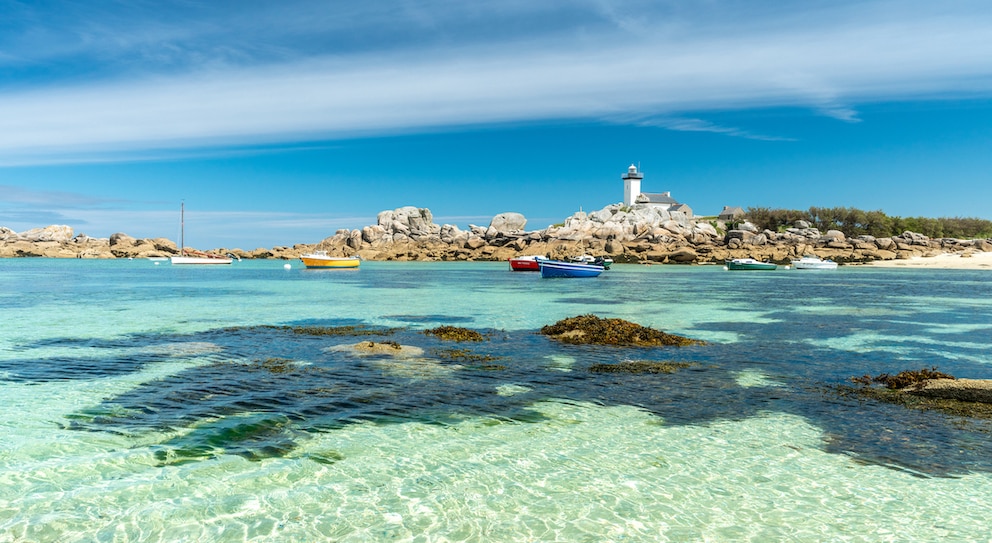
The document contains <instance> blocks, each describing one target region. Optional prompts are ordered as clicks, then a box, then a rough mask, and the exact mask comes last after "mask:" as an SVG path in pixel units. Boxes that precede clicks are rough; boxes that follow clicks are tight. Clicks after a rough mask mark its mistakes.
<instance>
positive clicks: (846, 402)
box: [0, 315, 992, 477]
mask: <svg viewBox="0 0 992 543" xmlns="http://www.w3.org/2000/svg"><path fill="white" fill-rule="evenodd" d="M411 320H416V319H413V318H411ZM816 321H817V322H816V324H815V326H816V327H818V329H819V330H820V331H823V330H827V333H826V335H828V336H832V335H834V334H836V333H838V330H836V329H835V328H841V327H844V326H848V324H845V323H847V322H849V321H845V320H843V319H839V318H831V317H830V316H823V315H820V316H819V317H818V318H817V319H816ZM808 326H810V323H809V322H797V321H796V319H791V320H788V321H784V322H779V323H776V324H775V325H770V324H760V325H756V324H752V323H747V322H741V323H734V324H730V323H720V324H717V325H714V327H718V328H720V329H723V330H733V329H745V328H747V329H750V330H749V331H748V333H747V334H746V335H744V337H747V336H760V337H762V338H764V339H763V340H762V341H756V340H751V341H747V340H745V341H738V342H735V343H728V344H719V343H709V344H705V345H698V344H688V345H686V346H683V347H673V346H661V347H618V346H614V345H573V344H567V343H561V342H558V341H555V340H553V339H550V338H548V337H546V336H543V335H541V334H540V333H538V331H537V330H534V331H514V332H506V331H500V330H478V331H470V330H467V329H465V330H463V331H462V333H467V332H472V333H471V334H470V335H471V337H473V338H474V337H476V335H477V336H478V337H481V338H484V339H483V340H482V341H469V342H460V341H458V342H456V341H452V340H446V339H444V337H445V334H442V333H437V332H436V333H425V332H424V331H422V330H416V329H412V328H379V327H370V326H365V325H363V324H362V323H360V322H355V321H323V322H306V323H295V324H293V325H272V326H250V327H235V328H220V329H216V330H212V331H208V332H203V333H196V334H188V335H156V334H144V335H135V336H131V337H126V338H120V339H116V340H113V341H106V342H104V341H101V340H85V341H82V340H79V341H78V342H79V343H81V344H85V346H86V347H88V348H90V349H94V348H95V349H97V351H99V350H100V349H102V348H105V349H107V353H108V356H107V357H105V358H103V357H100V358H80V359H69V358H57V359H55V358H53V359H48V360H33V361H31V363H27V361H23V360H14V361H8V362H5V363H4V367H3V368H0V369H2V370H4V371H5V379H8V380H16V381H24V382H44V381H48V380H67V379H70V380H78V381H85V380H87V379H94V378H98V377H101V376H107V375H114V374H124V373H127V372H135V371H139V370H140V369H141V368H142V367H144V366H146V365H148V364H155V363H156V362H161V361H165V360H174V358H175V357H176V356H177V355H176V353H174V352H172V349H173V348H175V346H182V345H187V344H192V345H200V346H210V348H209V349H205V350H204V352H203V353H200V354H198V355H197V357H199V358H201V359H203V360H201V362H202V363H201V364H199V365H190V366H189V367H188V368H186V369H184V370H182V371H179V372H178V373H175V374H173V375H171V376H169V377H167V378H164V379H158V380H154V381H150V382H147V383H144V384H142V385H140V386H138V387H137V388H134V389H132V390H130V391H128V392H126V393H123V394H121V395H118V396H116V397H112V398H107V399H106V400H105V401H104V402H102V403H101V404H100V405H96V406H93V407H92V408H89V409H84V410H80V411H78V412H77V413H75V414H74V415H72V416H71V417H70V418H69V420H67V421H66V422H65V425H66V426H67V427H69V428H73V429H77V430H83V431H97V432H114V433H119V434H124V435H131V436H141V435H142V434H145V433H149V432H155V433H163V434H165V435H171V436H173V437H170V438H168V439H166V440H165V441H163V442H161V443H158V444H157V445H155V446H154V447H153V450H154V454H155V457H156V459H157V460H158V461H159V462H160V463H162V464H163V465H164V464H173V463H183V462H191V461H198V460H202V459H207V458H211V457H213V456H216V455H218V454H236V455H240V456H243V457H245V458H249V459H252V460H261V459H264V458H269V457H280V456H286V455H292V454H294V450H295V449H296V447H297V444H298V443H299V442H300V441H301V440H305V439H307V436H308V435H310V434H312V433H315V432H333V431H335V430H336V429H338V428H342V427H344V426H346V425H349V424H355V423H374V424H402V423H405V422H420V423H426V424H442V425H443V424H455V423H458V422H459V421H462V420H464V419H466V418H467V417H485V418H489V419H491V420H493V421H495V422H496V423H507V424H529V423H535V422H540V421H541V420H542V416H541V415H540V414H539V413H537V411H535V410H533V409H532V406H533V405H534V404H535V403H536V402H539V401H542V400H546V399H556V400H567V401H575V402H589V403H592V404H595V405H601V406H614V405H630V406H636V407H638V408H641V409H644V410H646V411H648V412H650V413H652V414H654V415H657V416H658V417H659V421H660V422H661V423H662V424H664V425H706V424H710V423H713V422H716V421H721V420H742V419H746V418H749V417H758V416H761V415H762V414H764V413H769V412H783V413H790V414H794V415H798V416H801V417H804V418H805V419H806V420H808V421H810V423H811V424H814V425H816V426H818V427H819V428H821V429H822V430H823V433H824V436H825V437H824V441H823V445H822V446H823V450H825V451H828V452H831V453H836V454H845V455H849V456H850V457H852V458H853V459H855V461H857V462H862V463H868V464H877V465H883V466H887V467H890V468H892V469H898V470H904V471H907V472H909V473H912V474H914V475H917V476H920V477H953V476H956V475H960V474H964V473H967V472H971V471H990V470H992V440H990V439H989V422H988V421H985V420H974V419H968V418H962V417H957V416H949V415H946V414H943V413H940V412H937V411H920V410H911V409H905V408H903V407H901V406H898V405H892V404H888V403H884V402H877V401H871V400H866V399H865V398H863V397H858V396H856V395H848V394H842V393H839V392H838V386H839V385H841V384H843V383H845V382H846V381H847V379H848V378H849V377H850V376H852V375H858V374H862V373H864V372H863V371H862V368H864V367H867V366H877V365H878V360H877V358H878V357H879V356H880V355H879V353H874V352H867V353H850V352H843V353H840V355H839V354H838V352H837V351H834V350H831V349H825V348H816V347H811V346H809V345H798V344H797V343H796V342H795V341H794V340H793V338H795V337H797V334H798V329H800V328H802V329H803V330H805V331H806V334H807V335H808V330H806V327H808ZM755 327H761V328H763V330H762V331H761V333H760V334H754V328H755ZM442 328H443V331H444V332H445V333H448V334H450V333H452V330H456V329H454V327H442ZM438 330H441V329H438ZM456 331H457V330H456ZM895 332H897V331H896V330H893V333H895ZM898 333H900V334H904V333H905V330H904V329H902V330H898ZM55 341H59V342H62V343H73V342H76V341H77V340H72V339H65V340H55ZM363 341H364V342H371V343H373V344H379V345H380V346H385V347H388V348H387V349H386V354H377V353H375V352H371V353H359V352H356V351H354V350H351V349H349V348H347V346H349V345H353V344H356V343H358V342H363ZM123 346H126V347H127V351H126V354H120V353H121V349H122V347H123ZM401 346H403V348H419V349H421V350H422V352H419V351H418V352H416V353H415V354H413V355H404V356H393V355H391V354H388V353H389V349H393V348H395V349H396V350H397V351H398V350H399V349H400V347H401ZM180 351H181V349H180ZM552 356H559V357H561V356H564V357H570V358H571V359H574V362H573V363H572V364H571V367H570V368H569V370H570V371H562V368H561V365H560V364H557V363H552V362H551V358H550V357H552ZM939 362H940V365H941V366H942V367H943V366H944V365H945V363H946V364H948V365H953V361H950V360H944V361H939ZM957 367H958V368H961V367H967V364H964V365H962V363H960V362H958V363H957ZM631 368H635V369H637V368H639V370H637V371H631ZM645 368H646V369H645ZM658 368H664V371H662V370H659V369H658ZM971 369H972V370H973V371H978V370H980V368H971ZM742 371H757V372H759V373H760V374H761V375H762V376H764V378H765V380H764V381H761V382H759V383H758V384H757V385H755V384H751V385H750V386H743V385H741V384H739V383H738V379H737V377H738V375H739V374H740V372H742ZM505 384H512V385H516V386H517V387H523V388H520V389H519V390H520V391H521V392H519V393H517V394H514V395H501V394H498V393H497V388H498V387H499V386H500V385H505ZM312 459H313V460H314V461H317V462H323V463H333V462H337V461H340V460H342V459H343V457H340V456H336V455H335V453H329V454H326V455H324V456H321V457H319V458H316V457H315V458H312Z"/></svg>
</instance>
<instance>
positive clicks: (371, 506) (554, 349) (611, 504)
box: [0, 259, 992, 542]
mask: <svg viewBox="0 0 992 543" xmlns="http://www.w3.org/2000/svg"><path fill="white" fill-rule="evenodd" d="M284 264H285V263H284V262H274V261H273V262H241V263H236V264H234V265H232V266H230V267H226V266H225V267H181V266H180V267H173V266H171V265H169V264H168V263H162V264H159V265H156V264H155V263H153V262H149V261H146V260H134V261H76V260H47V259H13V260H0V283H2V285H3V287H4V288H3V289H2V290H0V315H2V332H0V399H2V402H3V404H2V405H3V411H2V415H0V542H6V541H232V542H234V541H325V540H326V541H597V542H599V541H782V540H785V541H840V540H843V541H908V540H937V539H941V540H945V539H946V540H961V541H969V540H975V541H984V540H987V539H988V520H987V519H988V518H989V515H990V513H992V484H990V483H992V439H990V433H989V430H990V429H989V425H988V424H987V423H984V422H980V421H974V420H964V419H960V418H956V417H951V416H947V415H942V414H939V413H935V412H927V411H913V410H907V409H904V408H902V407H899V406H894V405H888V404H878V403H874V402H871V401H865V400H859V399H857V398H855V397H850V396H845V395H843V394H839V393H838V389H837V387H838V386H839V385H845V384H847V383H848V382H849V381H848V380H849V378H850V377H852V376H860V375H864V374H872V375H877V374H879V373H883V372H889V373H895V372H898V371H901V370H905V369H920V368H924V367H926V368H929V367H933V366H936V367H938V368H939V369H940V370H941V371H944V372H947V373H951V374H954V375H956V376H958V377H972V378H992V371H990V370H992V368H990V365H989V364H990V362H992V296H990V294H992V276H990V275H989V272H988V271H962V270H947V271H939V270H937V271H935V270H891V269H870V268H857V267H842V268H841V269H839V270H836V271H826V272H808V271H796V270H790V271H786V270H779V271H775V272H727V271H724V270H723V269H721V268H720V267H717V266H710V267H681V266H664V267H661V266H655V267H644V266H624V265H617V266H614V267H613V269H611V270H609V271H608V272H606V273H605V274H603V275H602V276H600V277H599V278H594V279H572V280H569V279H559V280H552V279H541V278H540V277H539V275H537V274H533V273H519V272H518V273H511V272H509V271H508V270H507V267H506V264H505V263H392V262H365V263H363V264H362V266H361V268H360V269H357V270H323V271H317V270H304V269H301V267H300V266H299V265H298V264H297V263H295V262H292V263H290V264H291V268H290V269H285V268H284ZM584 314H596V315H598V316H601V317H619V318H623V319H627V320H631V321H634V322H636V323H639V324H642V325H645V326H650V327H652V328H656V329H659V330H664V331H666V332H669V333H675V334H680V335H685V336H689V337H692V338H696V339H701V340H704V341H705V342H706V344H705V345H697V346H692V347H682V348H678V347H664V348H650V349H647V348H617V347H598V346H596V347H593V346H571V345H563V344H560V343H557V342H555V341H553V340H550V339H548V338H547V337H545V336H543V335H541V334H539V333H538V331H539V329H540V327H541V326H544V325H546V324H552V323H554V322H555V321H557V320H559V319H562V318H565V317H571V316H577V315H584ZM439 325H453V326H458V327H464V328H471V329H474V330H476V331H479V332H481V333H482V334H483V335H484V337H485V340H484V341H481V342H461V343H459V342H453V341H445V340H441V339H438V338H437V337H435V336H433V335H427V334H424V333H423V331H424V330H426V329H429V328H433V327H436V326H439ZM328 330H333V331H335V332H338V333H336V334H326V333H324V334H319V333H313V332H314V331H324V332H326V331H328ZM345 332H347V333H345ZM362 342H364V343H368V342H373V343H378V344H380V346H381V345H382V344H386V346H387V347H389V348H387V349H386V351H387V354H380V353H370V352H366V351H363V350H356V349H355V348H354V346H355V345H356V344H359V343H362ZM400 347H402V349H401V348H400ZM623 361H652V362H662V361H665V362H678V363H681V364H683V365H684V366H685V367H682V368H681V369H678V370H677V371H675V372H674V373H639V374H628V373H603V372H597V371H591V368H592V367H593V366H594V365H601V364H614V363H618V362H623Z"/></svg>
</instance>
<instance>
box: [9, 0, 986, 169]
mask: <svg viewBox="0 0 992 543" xmlns="http://www.w3.org/2000/svg"><path fill="white" fill-rule="evenodd" d="M717 4H719V3H717ZM481 5H482V6H483V7H485V8H487V9H489V10H495V9H496V8H494V7H493V6H494V4H485V3H483V4H481ZM590 5H591V6H592V9H596V8H597V6H599V9H601V10H604V9H605V8H602V7H601V6H602V4H601V3H597V2H593V3H592V4H590ZM665 5H666V6H668V9H669V10H672V9H674V8H672V6H674V5H676V4H665ZM865 5H866V6H867V7H864V8H858V9H855V8H852V7H846V8H845V9H843V10H838V11H836V12H829V13H830V14H831V15H832V17H824V16H822V15H823V14H822V13H818V14H813V15H812V16H811V18H812V19H813V20H812V21H809V22H806V23H804V26H798V27H796V26H792V25H789V24H784V23H785V22H792V21H795V20H798V19H797V17H796V16H797V15H798V12H792V13H790V14H789V15H790V17H788V18H785V19H774V18H772V19H767V20H746V21H741V22H740V24H739V25H737V26H736V27H735V26H733V25H731V24H730V23H731V22H732V21H731V20H730V18H729V16H728V15H727V14H724V18H723V19H720V20H718V22H717V23H713V24H706V23H703V22H700V21H698V20H695V19H690V20H683V19H679V20H678V22H680V23H681V24H675V23H672V22H670V21H667V20H664V19H663V17H662V16H661V15H662V14H659V13H651V14H649V15H650V17H645V18H642V19H636V18H632V15H631V13H630V11H629V9H628V10H627V12H626V13H617V12H615V10H614V11H611V10H605V11H603V13H608V15H607V17H606V18H607V19H609V20H610V21H611V22H612V24H613V25H614V26H612V27H611V28H612V31H606V30H605V29H604V28H603V27H592V28H591V29H590V30H588V31H575V32H572V33H568V32H565V31H563V30H562V29H560V28H558V29H557V31H556V32H553V33H552V35H551V36H549V37H543V36H527V37H519V36H518V37H516V38H515V39H514V40H513V41H510V42H491V41H464V42H457V43H451V44H445V45H444V46H443V47H441V46H438V45H437V44H434V45H432V47H429V48H409V49H406V50H402V49H401V50H400V52H397V51H395V50H389V51H386V50H365V51H362V52H359V53H354V54H352V53H348V54H344V53H341V52H337V51H336V52H335V53H334V54H324V55H306V56H304V57H302V58H295V59H293V57H294V56H295V55H289V57H288V58H290V60H288V61H285V62H275V61H274V59H272V58H269V59H267V63H265V64H259V65H253V64H244V65H236V64H232V63H221V64H222V65H223V67H222V68H217V67H216V66H217V65H216V64H214V63H204V64H201V65H200V66H199V69H197V70H193V71H190V70H186V71H179V72H176V71H171V72H163V73H162V74H160V75H157V76H147V75H146V76H143V77H140V78H137V79H129V78H127V77H125V76H124V75H117V76H116V77H114V78H112V79H109V80H102V81H94V82H88V83H79V82H75V83H74V82H59V83H58V84H55V85H48V86H33V87H31V88H28V89H27V90H24V89H20V90H17V89H13V88H12V89H10V90H7V91H6V92H0V164H7V165H10V164H23V163H32V162H57V161H65V160H79V159H80V158H81V157H87V156H91V157H92V156H101V157H104V156H107V155H108V154H109V155H110V156H113V155H115V154H118V153H120V154H122V155H126V154H127V153H132V152H148V150H149V149H170V148H171V149H184V148H195V147H200V146H224V145H242V144H267V143H286V142H293V141H299V140H303V139H311V140H313V139H322V138H326V139H334V138H339V137H347V136H353V135H358V134H381V133H393V132H400V131H409V130H420V129H435V128H439V127H441V128H443V127H456V126H464V125H476V124H485V123H499V122H515V121H531V120H546V119H564V118H570V119H602V120H607V121H608V120H610V119H616V118H620V117H629V118H632V119H643V118H654V119H658V118H668V119H671V120H670V121H666V122H661V121H655V124H657V125H661V126H666V127H667V128H671V129H676V130H705V131H710V132H717V133H724V134H727V135H732V136H739V137H755V138H765V139H776V138H775V136H761V135H752V134H750V132H749V131H748V130H747V129H746V128H729V127H720V126H717V125H713V124H709V123H707V122H706V121H704V120H701V118H702V117H704V114H705V112H707V111H716V110H731V109H741V108H751V107H767V106H786V107H805V108H809V109H811V110H813V111H817V112H820V113H821V114H823V115H826V116H829V117H833V118H836V119H839V120H842V121H846V122H856V121H858V116H857V112H856V107H857V104H861V103H867V102H874V101H884V100H899V99H912V98H920V97H928V98H954V97H958V96H962V95H966V94H972V93H977V94H980V95H984V96H987V95H989V94H992V65H990V64H989V63H988V58H992V40H989V39H988V37H987V35H988V28H989V27H990V26H992V10H990V9H984V10H979V11H977V12H974V11H969V12H964V11H962V12H961V13H955V12H954V11H953V10H951V11H948V12H941V13H939V14H938V15H934V14H933V13H929V12H922V10H921V12H920V13H919V15H921V16H920V17H918V18H914V17H913V15H914V13H913V10H912V9H909V10H903V11H901V12H898V13H897V12H895V11H894V10H893V9H892V5H891V4H888V3H885V2H876V3H871V4H865ZM962 5H963V6H969V4H967V3H964V4H962ZM978 5H979V4H971V5H970V7H974V6H978ZM427 6H428V8H430V7H431V6H432V4H427ZM509 6H510V7H509V8H507V9H508V10H510V11H513V10H514V9H515V10H524V9H525V8H524V7H523V4H516V3H514V4H510V5H509ZM434 7H435V8H437V6H436V5H435V6H434ZM625 7H627V8H629V7H630V6H629V5H627V6H625ZM528 9H534V8H528ZM428 11H430V10H429V9H428ZM676 11H677V10H676ZM459 13H460V15H461V16H468V15H467V14H466V13H465V10H463V11H460V12H459ZM521 13H530V14H533V12H521ZM511 15H512V14H511ZM377 16H378V17H384V15H383V14H382V13H379V12H377ZM432 16H433V17H435V19H432V18H431V17H432ZM472 16H473V17H476V18H478V17H480V15H479V14H472ZM516 16H519V13H517V15H516ZM418 17H419V18H418V21H419V23H418V24H420V25H421V26H423V27H425V28H427V27H436V26H437V25H442V26H443V25H452V24H454V22H453V21H451V20H450V17H452V16H451V15H448V16H447V17H448V19H446V18H445V16H443V15H442V14H441V13H439V12H429V13H426V14H424V13H421V14H420V15H418ZM652 17H653V18H652ZM775 23H779V24H775ZM397 24H398V23H397V21H395V20H392V21H391V25H392V26H395V25H397ZM693 24H696V25H698V32H696V33H693V32H692V29H693V26H692V25H693ZM634 29H647V30H644V31H641V32H635V31H633V30H634ZM340 30H341V31H344V27H341V28H340ZM624 30H626V31H624ZM652 30H656V31H657V32H652ZM718 30H726V31H727V32H726V33H721V32H718ZM163 33H167V32H165V31H163ZM218 47H219V46H217V45H214V46H213V48H214V49H216V48H218ZM689 119H694V120H691V121H690V120H689ZM666 123H667V124H666Z"/></svg>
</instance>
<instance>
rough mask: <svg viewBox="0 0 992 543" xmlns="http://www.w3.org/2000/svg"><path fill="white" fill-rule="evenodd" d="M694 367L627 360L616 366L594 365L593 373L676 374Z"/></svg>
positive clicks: (675, 363) (687, 363) (681, 364)
mask: <svg viewBox="0 0 992 543" xmlns="http://www.w3.org/2000/svg"><path fill="white" fill-rule="evenodd" d="M690 366H692V364H691V363H689V362H654V361H650V360H625V361H623V362H618V363H616V364H593V365H592V366H589V371H591V372H593V373H675V372H676V371H678V370H680V369H684V368H688V367H690Z"/></svg>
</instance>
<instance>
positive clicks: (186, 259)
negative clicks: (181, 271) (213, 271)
mask: <svg viewBox="0 0 992 543" xmlns="http://www.w3.org/2000/svg"><path fill="white" fill-rule="evenodd" d="M169 261H171V262H172V263H173V264H184V265H185V264H196V265H199V264H212V265H217V264H230V263H231V262H232V260H231V259H230V258H225V257H220V256H219V257H216V258H215V257H209V256H173V257H171V258H169Z"/></svg>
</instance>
